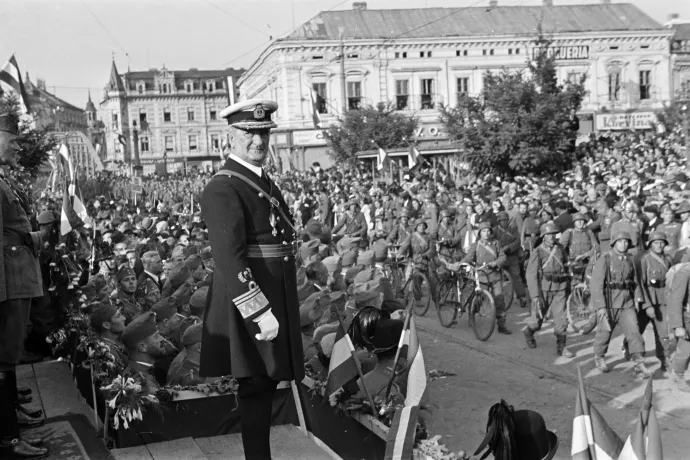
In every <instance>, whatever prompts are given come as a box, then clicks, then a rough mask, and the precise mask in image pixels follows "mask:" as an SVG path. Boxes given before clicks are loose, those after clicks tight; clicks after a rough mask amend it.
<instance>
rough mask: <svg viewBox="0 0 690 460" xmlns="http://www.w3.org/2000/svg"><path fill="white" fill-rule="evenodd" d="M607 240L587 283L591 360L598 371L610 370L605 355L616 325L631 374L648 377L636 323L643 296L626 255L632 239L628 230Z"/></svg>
mask: <svg viewBox="0 0 690 460" xmlns="http://www.w3.org/2000/svg"><path fill="white" fill-rule="evenodd" d="M611 243H612V246H613V247H612V248H611V250H610V251H609V252H607V253H606V254H604V255H603V256H602V257H600V258H599V260H597V262H596V263H595V264H594V269H593V271H592V281H591V284H590V289H591V291H592V300H591V302H592V306H593V308H594V310H596V312H597V329H596V335H595V336H594V363H595V364H596V366H597V369H599V370H600V371H601V372H608V371H609V370H610V369H609V366H608V364H606V358H605V355H606V352H607V350H608V347H609V342H610V341H611V336H612V335H613V331H614V329H615V328H616V326H617V325H620V327H621V329H622V330H623V334H625V339H626V341H627V343H628V347H629V349H630V354H631V355H632V359H633V361H634V362H635V367H634V371H635V373H637V374H641V375H643V376H647V377H648V376H649V375H651V373H650V372H649V370H648V369H647V367H646V366H645V364H644V342H643V340H642V335H641V334H640V331H639V326H638V323H637V304H640V303H643V302H644V296H643V294H642V289H641V284H640V281H639V277H638V275H637V271H636V270H635V265H634V263H633V259H632V256H631V255H630V254H628V248H629V247H630V245H631V243H632V238H631V236H630V234H629V233H628V232H619V233H617V234H614V235H613V238H611Z"/></svg>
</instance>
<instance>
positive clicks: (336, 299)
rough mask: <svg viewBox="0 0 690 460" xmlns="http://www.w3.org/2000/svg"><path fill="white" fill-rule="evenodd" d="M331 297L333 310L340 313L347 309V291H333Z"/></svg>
mask: <svg viewBox="0 0 690 460" xmlns="http://www.w3.org/2000/svg"><path fill="white" fill-rule="evenodd" d="M329 295H330V297H331V311H333V310H337V311H338V312H340V313H343V312H344V311H345V304H346V303H347V293H346V292H343V291H333V292H331V293H330V294H329Z"/></svg>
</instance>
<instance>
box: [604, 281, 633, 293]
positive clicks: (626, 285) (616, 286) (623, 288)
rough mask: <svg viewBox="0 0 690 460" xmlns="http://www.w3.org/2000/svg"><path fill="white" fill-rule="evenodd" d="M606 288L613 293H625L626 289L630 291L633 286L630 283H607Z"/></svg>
mask: <svg viewBox="0 0 690 460" xmlns="http://www.w3.org/2000/svg"><path fill="white" fill-rule="evenodd" d="M608 287H609V289H613V290H615V291H627V290H628V289H632V287H633V284H632V283H630V282H623V283H609V284H608Z"/></svg>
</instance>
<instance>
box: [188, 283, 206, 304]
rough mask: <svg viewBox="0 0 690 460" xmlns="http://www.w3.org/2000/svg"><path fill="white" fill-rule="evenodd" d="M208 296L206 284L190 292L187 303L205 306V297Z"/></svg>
mask: <svg viewBox="0 0 690 460" xmlns="http://www.w3.org/2000/svg"><path fill="white" fill-rule="evenodd" d="M207 297H208V286H202V287H200V288H199V289H197V290H196V291H194V294H192V298H191V299H189V305H191V306H192V307H194V308H206V298H207Z"/></svg>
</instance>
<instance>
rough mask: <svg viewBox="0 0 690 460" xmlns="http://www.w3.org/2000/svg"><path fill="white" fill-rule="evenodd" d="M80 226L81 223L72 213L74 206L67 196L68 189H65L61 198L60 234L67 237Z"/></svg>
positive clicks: (75, 214)
mask: <svg viewBox="0 0 690 460" xmlns="http://www.w3.org/2000/svg"><path fill="white" fill-rule="evenodd" d="M80 225H83V222H82V221H81V219H79V216H78V215H77V213H76V212H75V211H74V204H73V202H72V198H71V197H70V195H69V191H68V187H65V192H64V194H63V198H62V213H61V214H60V234H61V235H63V236H64V235H67V234H68V233H69V232H71V231H72V230H74V229H75V228H78V227H79V226H80Z"/></svg>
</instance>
